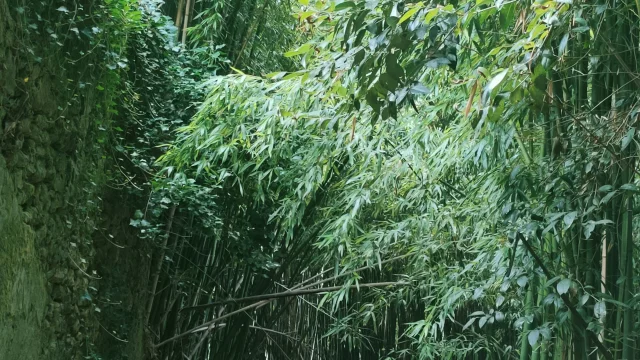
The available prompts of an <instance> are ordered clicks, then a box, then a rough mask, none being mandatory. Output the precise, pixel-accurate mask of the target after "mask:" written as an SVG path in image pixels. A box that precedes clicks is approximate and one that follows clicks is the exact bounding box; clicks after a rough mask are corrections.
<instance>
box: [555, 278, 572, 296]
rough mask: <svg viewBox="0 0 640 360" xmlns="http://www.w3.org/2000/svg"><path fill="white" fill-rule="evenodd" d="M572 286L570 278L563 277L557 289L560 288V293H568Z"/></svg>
mask: <svg viewBox="0 0 640 360" xmlns="http://www.w3.org/2000/svg"><path fill="white" fill-rule="evenodd" d="M570 287H571V280H570V279H562V280H560V281H559V282H558V284H557V285H556V289H557V290H558V294H560V295H564V294H566V293H567V292H568V291H569V288H570Z"/></svg>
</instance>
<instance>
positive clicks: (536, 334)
mask: <svg viewBox="0 0 640 360" xmlns="http://www.w3.org/2000/svg"><path fill="white" fill-rule="evenodd" d="M538 338H540V330H538V329H536V330H531V331H530V332H529V335H527V339H528V340H529V345H531V346H534V345H535V344H537V343H538Z"/></svg>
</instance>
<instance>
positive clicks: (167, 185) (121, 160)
mask: <svg viewBox="0 0 640 360" xmlns="http://www.w3.org/2000/svg"><path fill="white" fill-rule="evenodd" d="M43 6H44V5H43ZM99 9H100V14H102V15H101V16H102V18H99V19H97V20H96V19H95V18H92V17H91V13H90V12H87V15H86V16H87V17H86V19H84V20H81V19H79V18H77V16H78V15H77V12H78V10H75V13H74V10H73V9H72V7H70V6H60V7H58V5H57V4H56V6H55V7H54V8H52V9H50V11H54V12H55V11H57V12H55V14H56V16H58V15H60V16H63V18H62V19H57V20H56V21H57V22H56V24H57V26H58V28H56V29H55V31H58V32H60V31H63V30H64V31H66V34H67V36H71V37H73V36H75V35H74V32H75V33H78V31H79V30H78V28H77V27H75V25H74V24H75V23H74V22H77V23H78V24H79V25H77V26H78V27H79V28H80V33H82V34H84V33H83V26H86V27H87V29H94V30H89V31H88V32H87V33H86V34H85V35H86V39H84V40H82V39H80V40H77V39H75V38H73V39H70V40H66V41H69V42H71V43H73V44H75V43H82V42H81V41H84V43H82V44H90V46H89V47H87V48H86V49H85V48H82V49H81V50H78V51H81V52H80V54H84V53H85V52H86V53H93V54H94V56H97V57H99V58H102V59H105V60H104V62H105V63H104V64H102V65H101V66H102V67H100V69H102V70H103V71H104V73H100V76H99V77H98V78H99V79H100V81H101V82H100V83H99V84H93V86H96V87H97V88H98V90H99V92H100V93H102V94H104V95H103V96H105V97H106V100H105V101H104V103H103V106H104V107H103V108H101V111H103V112H104V113H106V114H108V115H105V119H108V121H107V120H105V122H104V123H101V124H100V126H104V127H108V129H107V130H104V134H103V135H100V136H99V137H98V138H99V142H100V144H103V145H102V146H103V147H105V148H107V149H109V152H110V154H111V156H110V158H109V160H105V161H107V162H109V164H110V165H109V167H108V172H107V174H106V177H107V178H108V179H107V180H106V181H107V183H108V184H109V186H110V187H111V189H112V190H111V191H113V192H114V193H116V194H117V195H113V196H112V197H114V198H116V199H118V200H113V201H114V202H118V201H122V202H123V203H126V209H127V210H131V211H130V213H126V214H124V215H125V216H127V217H130V219H128V221H129V222H128V225H129V227H130V229H134V230H135V232H136V237H137V239H138V241H139V242H140V244H143V245H138V246H140V253H141V254H142V255H141V256H142V257H144V256H148V257H149V259H150V266H149V271H148V272H149V273H148V281H147V282H146V284H144V289H139V290H136V291H138V292H140V294H148V296H147V295H141V297H142V299H143V300H142V301H143V302H144V306H143V310H144V311H143V312H142V313H143V315H142V317H141V321H142V326H144V331H145V338H146V340H147V343H146V344H145V346H146V356H147V357H149V358H152V359H156V358H157V359H163V360H164V359H183V358H184V359H190V360H196V359H218V358H221V359H228V360H232V359H282V360H289V359H294V358H299V359H342V360H346V359H520V360H529V359H531V360H544V359H554V360H555V359H557V360H560V359H576V360H578V359H616V360H618V359H620V360H630V359H635V358H638V355H636V354H637V353H639V352H640V316H639V315H638V314H639V312H638V310H639V309H640V302H639V300H640V295H639V294H640V291H639V289H640V278H639V277H638V275H639V271H638V266H636V264H637V262H638V261H639V260H640V257H639V256H640V254H639V253H638V251H637V250H638V249H637V246H638V245H639V243H640V240H639V239H640V238H639V237H638V231H640V228H639V225H640V224H639V223H638V221H637V218H636V214H637V212H638V211H639V210H638V207H637V205H636V202H635V201H634V200H635V195H637V194H638V193H640V187H639V186H638V172H637V170H636V157H638V144H637V139H638V137H637V134H636V132H637V131H636V129H637V128H638V126H639V125H640V123H639V120H640V102H639V100H640V96H639V95H640V93H639V91H638V89H640V75H639V74H640V72H639V71H638V67H639V66H640V58H639V55H640V2H638V1H637V0H598V1H581V0H573V1H571V0H563V1H559V0H558V1H544V0H533V1H503V0H496V1H491V0H474V1H465V0H459V1H456V0H451V1H448V0H442V1H421V2H402V1H395V0H366V1H349V0H347V1H324V0H318V1H315V0H299V2H298V3H290V2H288V0H287V1H272V0H226V1H221V0H199V1H195V0H171V1H167V2H166V3H161V2H158V1H155V0H139V1H134V0H104V1H103V2H102V3H101V4H100V7H99ZM32 10H33V9H32ZM29 11H30V10H29V8H26V11H25V14H26V15H25V16H28V15H29V14H30V13H29ZM33 11H34V14H35V13H37V12H35V11H36V10H33ZM96 14H97V12H94V13H93V16H95V15H96ZM64 16H66V18H64ZM65 19H66V20H65ZM82 21H85V22H86V23H82ZM92 21H93V22H92ZM87 24H89V25H87ZM95 24H100V26H101V27H100V28H96V27H92V26H93V25H95ZM61 29H62V30H61ZM65 29H66V30H65ZM69 29H70V30H69ZM73 29H75V30H73ZM95 29H97V30H95ZM56 33H57V32H53V31H52V34H53V35H55V34H56ZM78 36H80V35H78ZM51 41H59V40H57V37H54V40H51ZM60 46H62V44H61V45H60ZM65 61H67V60H65ZM68 66H69V67H73V66H76V65H75V64H68ZM26 81H27V80H25V82H26ZM115 245H117V244H115ZM97 256H100V255H97ZM105 271H106V270H105ZM113 271H114V273H115V272H118V271H123V270H122V269H115V270H113ZM113 276H116V275H113ZM145 279H146V278H145ZM124 284H126V283H124ZM141 290H144V291H141ZM103 308H104V309H103V310H102V312H101V313H100V314H99V315H96V316H98V317H99V318H100V319H101V321H102V323H101V324H105V325H106V326H107V327H108V328H110V329H114V328H118V326H119V325H118V324H119V323H120V322H123V321H125V320H123V319H122V318H121V317H118V316H123V315H122V313H120V311H121V309H119V308H118V307H117V306H103ZM115 314H120V315H118V316H116V315H115ZM121 328H122V330H121V333H118V334H116V335H117V336H115V337H114V339H112V340H110V341H112V343H110V344H111V345H109V343H107V346H103V347H102V349H106V348H109V349H111V350H110V351H109V352H105V351H104V350H102V352H101V351H96V352H91V356H93V357H94V358H99V357H100V356H102V357H103V358H104V359H111V358H114V359H116V358H118V354H117V352H118V351H119V350H118V349H120V348H119V346H121V345H122V344H120V343H121V342H123V341H125V340H123V338H126V337H127V333H128V332H131V331H132V330H131V329H128V328H123V327H121ZM114 334H115V333H114ZM98 347H99V348H100V346H98Z"/></svg>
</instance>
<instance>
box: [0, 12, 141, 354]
mask: <svg viewBox="0 0 640 360" xmlns="http://www.w3.org/2000/svg"><path fill="white" fill-rule="evenodd" d="M24 26H26V25H25V24H24V23H21V16H20V11H19V9H18V7H16V6H15V4H14V2H12V1H9V0H0V359H20V360H32V359H46V360H57V359H60V360H70V359H71V360H75V359H85V358H87V356H90V358H100V357H98V356H97V355H96V354H94V353H93V351H94V348H95V347H94V343H95V342H100V341H102V340H100V339H101V338H102V337H106V338H109V339H111V338H113V337H114V335H113V334H107V329H106V327H105V326H103V325H102V324H101V323H100V322H99V317H100V316H101V315H100V314H101V313H102V312H103V311H104V310H103V309H105V308H107V309H108V308H109V304H108V303H107V304H105V305H103V304H101V303H100V302H99V301H97V300H99V299H100V293H99V292H100V291H103V292H104V291H109V289H108V288H105V286H104V284H105V283H107V284H109V283H113V281H111V282H108V281H105V279H104V277H103V276H104V275H103V274H101V272H100V269H98V268H99V267H101V268H102V269H107V268H109V267H110V266H111V265H112V263H111V262H112V261H113V262H116V260H117V259H112V258H111V257H106V258H105V257H103V259H102V261H101V262H100V265H96V264H95V261H94V255H95V247H96V241H97V244H98V245H99V246H100V247H103V248H108V247H111V246H112V245H108V243H107V240H108V241H109V242H113V243H117V242H118V241H121V240H122V239H112V240H110V239H109V238H108V237H107V234H106V233H108V232H109V230H107V229H103V228H102V227H101V226H103V225H104V224H105V222H104V221H102V220H100V219H101V216H103V215H102V214H101V212H102V208H103V206H104V204H103V201H102V199H101V195H102V194H103V192H104V190H105V185H107V184H106V180H105V167H106V165H105V163H107V162H108V152H107V151H105V150H104V149H103V145H101V143H100V141H99V140H100V139H101V137H103V136H104V135H103V133H102V131H105V129H103V128H102V129H101V121H102V120H104V117H105V114H104V111H103V109H104V107H100V104H101V101H102V100H101V96H102V94H101V93H100V91H99V90H97V89H96V87H95V86H82V83H83V82H92V81H94V80H95V79H96V75H95V72H92V70H91V64H89V63H87V64H76V65H75V66H76V67H77V68H78V71H73V69H72V68H69V66H66V65H65V64H64V60H63V59H64V49H60V50H58V51H57V52H56V53H53V54H52V53H48V52H47V51H48V48H47V47H46V46H40V45H41V44H39V43H38V41H40V40H39V39H35V42H34V40H33V37H31V38H29V39H30V40H28V39H27V38H28V37H27V35H25V33H24V31H22V29H24ZM42 41H43V43H46V44H49V43H50V39H48V38H46V39H45V38H43V39H42ZM34 49H35V50H34ZM39 52H40V53H39ZM34 58H37V61H34ZM89 60H90V59H89V58H87V59H86V61H89ZM114 211H116V212H117V210H114ZM119 216H120V217H121V218H125V217H126V216H127V215H126V214H125V213H122V212H120V215H119ZM121 232H122V233H123V235H122V236H125V237H126V229H124V228H123V230H122V231H121ZM105 244H107V245H105ZM114 249H115V250H114ZM111 251H112V252H113V251H116V252H122V253H124V255H122V256H119V257H118V258H126V257H127V256H129V257H131V256H133V257H138V256H141V254H139V253H132V252H131V251H130V249H129V248H126V249H120V248H117V247H114V248H113V249H111ZM131 262H132V261H131V260H129V263H131ZM142 264H144V261H141V262H138V267H137V269H136V270H137V271H138V273H137V276H138V280H140V279H146V277H145V274H144V271H142V269H143V268H141V267H140V266H141V265H142ZM128 266H130V265H128ZM103 272H105V271H103ZM101 286H102V289H101ZM120 286H122V284H120ZM129 295H130V294H127V296H129ZM138 297H141V296H140V294H139V293H138ZM137 306H138V305H137V303H136V304H135V307H134V305H131V306H130V309H129V310H130V311H133V312H134V313H135V312H136V311H137V312H140V310H139V309H138V307H137ZM136 318H137V317H136V316H133V317H132V319H129V320H128V321H129V322H131V321H133V320H135V319H136ZM140 329H142V326H139V327H138V329H136V330H135V332H134V333H138V336H139V337H140V340H141V336H142V334H141V330H140ZM113 330H114V331H119V329H113ZM116 334H117V332H116ZM116 338H117V336H116ZM102 342H104V341H102ZM138 343H141V341H138ZM136 346H138V347H139V345H136ZM132 353H137V354H141V351H140V349H139V348H136V349H135V351H133V352H132ZM140 356H141V355H140ZM113 358H114V359H115V358H116V357H113Z"/></svg>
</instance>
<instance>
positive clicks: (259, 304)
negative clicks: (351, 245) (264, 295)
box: [155, 282, 609, 360]
mask: <svg viewBox="0 0 640 360" xmlns="http://www.w3.org/2000/svg"><path fill="white" fill-rule="evenodd" d="M390 284H393V285H408V283H404V282H396V283H393V282H392V283H377V285H378V286H387V285H390ZM366 285H368V287H373V286H372V285H374V284H361V285H353V286H350V288H355V287H358V286H359V287H366ZM331 288H333V287H327V288H323V289H313V290H317V292H327V291H330V290H329V289H331ZM340 288H341V287H340ZM290 293H291V292H284V293H280V294H287V295H290ZM271 301H273V298H272V299H269V300H262V301H258V302H256V303H253V304H250V305H247V306H245V307H243V308H240V309H238V310H236V311H232V312H230V313H228V314H225V315H222V316H220V317H218V318H215V319H212V320H210V321H207V322H205V323H203V324H200V325H198V326H196V327H195V328H192V329H189V330H187V331H185V332H183V333H182V334H178V335H176V336H174V337H172V338H169V339H167V340H165V341H162V342H160V343H158V344H157V345H155V348H159V347H161V346H162V345H164V344H167V343H170V342H172V341H176V340H178V339H181V338H183V337H185V336H188V335H191V334H193V333H196V332H199V331H202V328H203V327H207V333H208V331H209V330H211V329H212V328H213V324H215V323H217V322H220V321H222V320H224V319H226V318H229V317H231V316H233V315H236V314H239V313H242V312H245V311H247V310H251V309H253V308H257V307H260V306H262V305H265V304H268V303H270V302H271ZM206 306H211V305H210V304H205V307H206ZM198 307H203V306H202V305H199V306H198ZM185 309H186V308H185ZM204 337H205V336H203V338H204ZM201 341H202V340H201ZM607 360H609V359H607Z"/></svg>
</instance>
